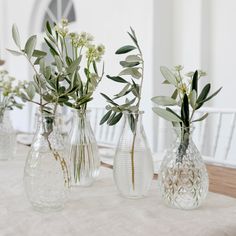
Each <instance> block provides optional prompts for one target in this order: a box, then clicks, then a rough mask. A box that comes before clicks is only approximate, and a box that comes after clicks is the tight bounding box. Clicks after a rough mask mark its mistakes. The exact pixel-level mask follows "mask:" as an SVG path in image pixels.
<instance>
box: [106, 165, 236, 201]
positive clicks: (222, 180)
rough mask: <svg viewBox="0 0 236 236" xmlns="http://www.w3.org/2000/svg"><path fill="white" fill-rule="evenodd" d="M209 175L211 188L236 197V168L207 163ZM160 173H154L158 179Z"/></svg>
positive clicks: (215, 191)
mask: <svg viewBox="0 0 236 236" xmlns="http://www.w3.org/2000/svg"><path fill="white" fill-rule="evenodd" d="M102 165H103V166H105V167H108V168H111V169H112V165H109V164H105V163H102ZM207 170H208V175H209V190H210V191H211V192H214V193H221V194H224V195H227V196H231V197H234V198H236V169H234V168H228V167H221V166H215V165H210V164H207ZM157 178H158V175H157V174H155V175H154V179H157Z"/></svg>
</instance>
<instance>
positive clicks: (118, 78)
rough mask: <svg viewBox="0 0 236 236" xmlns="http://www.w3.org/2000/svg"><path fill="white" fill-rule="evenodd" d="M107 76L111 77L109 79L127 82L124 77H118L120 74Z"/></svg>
mask: <svg viewBox="0 0 236 236" xmlns="http://www.w3.org/2000/svg"><path fill="white" fill-rule="evenodd" d="M107 78H108V79H111V80H113V81H116V82H118V83H128V82H127V81H126V80H125V79H123V78H122V77H120V76H109V75H107Z"/></svg>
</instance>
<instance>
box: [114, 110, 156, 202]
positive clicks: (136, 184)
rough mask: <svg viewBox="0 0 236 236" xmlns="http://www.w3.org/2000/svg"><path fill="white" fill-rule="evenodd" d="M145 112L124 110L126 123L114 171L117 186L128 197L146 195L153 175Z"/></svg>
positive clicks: (117, 151)
mask: <svg viewBox="0 0 236 236" xmlns="http://www.w3.org/2000/svg"><path fill="white" fill-rule="evenodd" d="M142 115H143V112H138V113H132V114H131V113H125V114H124V117H125V118H124V125H123V129H122V132H121V136H120V139H119V143H118V145H117V148H116V154H115V159H114V172H113V175H114V180H115V183H116V186H117V189H118V191H119V192H120V193H121V195H123V196H125V197H128V198H142V197H144V196H145V195H147V192H148V190H149V188H150V185H151V182H152V178H153V160H152V154H151V150H150V148H149V145H148V142H147V138H146V134H145V131H144V128H143V124H142ZM135 120H136V122H135ZM131 123H132V124H131ZM131 126H132V127H133V130H131Z"/></svg>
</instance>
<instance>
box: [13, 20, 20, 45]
mask: <svg viewBox="0 0 236 236" xmlns="http://www.w3.org/2000/svg"><path fill="white" fill-rule="evenodd" d="M12 38H13V40H14V42H15V44H16V45H17V46H18V48H20V47H21V46H20V35H19V31H18V28H17V25H16V24H13V26H12Z"/></svg>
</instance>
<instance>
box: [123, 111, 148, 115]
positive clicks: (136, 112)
mask: <svg viewBox="0 0 236 236" xmlns="http://www.w3.org/2000/svg"><path fill="white" fill-rule="evenodd" d="M123 113H124V114H125V115H130V114H132V115H142V114H144V111H132V112H129V111H124V112H123Z"/></svg>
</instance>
